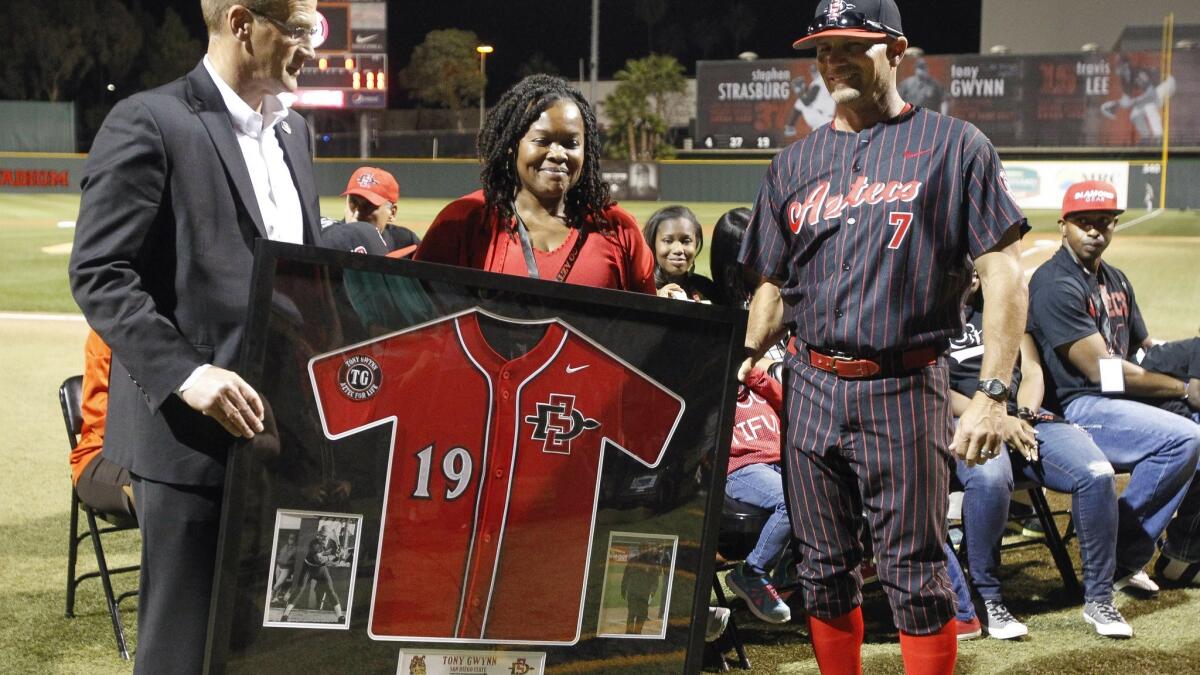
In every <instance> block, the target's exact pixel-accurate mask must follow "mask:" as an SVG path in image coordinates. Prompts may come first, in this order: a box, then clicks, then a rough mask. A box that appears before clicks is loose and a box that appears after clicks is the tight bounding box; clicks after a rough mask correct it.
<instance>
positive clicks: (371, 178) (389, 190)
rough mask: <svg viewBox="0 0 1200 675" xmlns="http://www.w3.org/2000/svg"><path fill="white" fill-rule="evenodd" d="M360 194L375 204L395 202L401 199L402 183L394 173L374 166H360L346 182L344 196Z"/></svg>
mask: <svg viewBox="0 0 1200 675" xmlns="http://www.w3.org/2000/svg"><path fill="white" fill-rule="evenodd" d="M346 195H358V196H359V197H362V198H363V199H365V200H367V201H369V202H371V203H372V204H374V205H375V206H382V205H383V204H386V203H388V202H391V203H392V204H395V203H396V202H397V201H399V199H400V184H399V183H397V182H396V178H395V177H394V176H392V174H390V173H388V172H386V171H384V170H383V169H376V168H375V167H373V166H364V167H359V168H358V169H357V170H356V171H355V172H354V173H353V174H352V175H351V176H350V182H349V183H346V191H345V192H343V193H342V196H343V197H345V196H346Z"/></svg>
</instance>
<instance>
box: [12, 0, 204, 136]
mask: <svg viewBox="0 0 1200 675" xmlns="http://www.w3.org/2000/svg"><path fill="white" fill-rule="evenodd" d="M0 25H2V26H4V33H5V35H4V39H3V40H0V98H2V99H11V100H26V101H73V102H75V104H76V106H77V107H76V116H77V117H76V119H77V124H78V129H77V133H78V138H79V139H80V146H81V148H80V149H82V150H86V149H87V147H88V146H90V144H91V139H92V137H93V136H94V135H95V132H96V130H97V129H98V128H99V126H100V123H101V122H102V121H103V120H104V116H105V115H107V114H108V111H109V110H110V109H111V108H112V106H113V104H115V103H116V102H117V101H118V100H120V99H122V98H124V97H126V96H128V95H130V94H132V93H134V92H136V91H139V90H142V89H146V88H148V87H154V86H157V85H159V84H163V83H165V82H169V81H170V80H173V79H175V78H177V77H179V76H180V75H183V74H184V73H186V72H188V71H189V70H190V69H191V68H192V67H193V66H195V65H196V62H197V61H198V60H199V59H200V57H201V56H202V55H203V53H204V44H203V42H202V41H200V40H198V39H196V38H195V37H193V36H192V35H191V34H190V33H189V32H188V30H187V28H186V27H185V26H184V24H183V21H182V20H181V19H180V17H179V15H178V14H176V13H175V11H174V10H172V9H170V8H166V9H164V10H162V13H161V15H155V14H153V13H151V12H150V11H148V10H146V9H145V8H143V7H142V6H141V4H140V3H138V2H137V1H136V0H133V3H132V4H129V3H126V2H121V1H120V0H5V2H3V3H0Z"/></svg>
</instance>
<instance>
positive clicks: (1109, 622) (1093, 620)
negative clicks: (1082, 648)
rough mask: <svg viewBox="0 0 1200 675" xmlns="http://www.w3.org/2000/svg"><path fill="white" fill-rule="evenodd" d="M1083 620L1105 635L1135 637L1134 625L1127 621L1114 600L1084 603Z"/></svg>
mask: <svg viewBox="0 0 1200 675" xmlns="http://www.w3.org/2000/svg"><path fill="white" fill-rule="evenodd" d="M1083 620H1084V621H1086V622H1088V623H1090V624H1092V626H1094V627H1095V628H1096V632H1097V633H1099V634H1100V635H1103V636H1104V637H1111V638H1129V637H1133V626H1130V625H1129V623H1128V622H1126V621H1125V617H1123V616H1121V612H1119V611H1117V608H1116V606H1115V605H1113V604H1112V601H1108V602H1088V603H1084V605H1083Z"/></svg>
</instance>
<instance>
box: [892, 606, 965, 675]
mask: <svg viewBox="0 0 1200 675" xmlns="http://www.w3.org/2000/svg"><path fill="white" fill-rule="evenodd" d="M900 653H901V654H902V655H903V656H904V672H905V673H907V674H908V675H953V673H954V661H955V660H956V659H957V658H958V631H957V629H956V628H955V626H954V620H953V619H951V620H950V621H947V622H946V625H945V626H942V628H941V630H939V631H938V632H936V633H930V634H929V635H911V634H909V633H905V632H904V631H900Z"/></svg>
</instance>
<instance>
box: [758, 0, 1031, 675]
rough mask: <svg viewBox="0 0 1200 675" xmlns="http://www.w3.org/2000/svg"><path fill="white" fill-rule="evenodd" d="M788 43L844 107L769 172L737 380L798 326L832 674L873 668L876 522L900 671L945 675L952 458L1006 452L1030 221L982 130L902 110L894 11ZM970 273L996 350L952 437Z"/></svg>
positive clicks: (861, 8)
mask: <svg viewBox="0 0 1200 675" xmlns="http://www.w3.org/2000/svg"><path fill="white" fill-rule="evenodd" d="M794 46H795V47H796V48H798V49H812V48H815V49H816V51H817V54H816V56H817V67H818V68H819V69H820V71H821V76H822V77H823V78H824V79H825V83H826V85H827V86H828V87H829V90H830V93H831V94H832V96H833V99H834V101H835V102H836V104H837V107H836V111H835V115H834V119H833V121H832V122H831V123H830V124H828V125H825V126H822V127H821V128H819V129H817V130H816V131H814V132H813V133H812V134H809V135H808V136H806V137H805V138H804V139H803V140H800V141H798V142H796V143H793V144H792V145H790V146H789V147H787V148H786V149H784V150H783V151H782V152H781V153H780V154H779V155H777V156H776V157H775V159H774V161H773V162H772V163H771V167H770V169H769V171H768V172H767V175H766V177H765V178H764V180H763V184H762V187H761V188H760V190H759V196H758V200H757V202H756V205H755V209H754V215H753V217H752V219H751V223H750V227H749V229H748V230H747V232H746V238H745V241H744V242H743V245H742V251H741V255H740V259H741V260H742V261H743V262H744V263H745V264H746V266H747V267H750V268H752V269H755V270H757V271H758V273H759V274H760V275H761V281H760V283H759V285H758V287H757V289H756V291H755V294H754V298H753V300H752V301H751V306H750V323H749V327H748V330H747V336H746V351H747V359H746V361H745V363H744V364H743V367H742V372H743V373H744V372H748V371H749V368H750V365H751V364H752V363H753V362H754V361H755V360H756V359H757V358H758V357H759V356H760V355H761V354H762V352H763V351H764V350H765V349H766V348H767V347H768V346H770V345H771V344H773V343H774V342H775V340H777V339H778V337H779V335H780V333H781V332H782V330H783V329H784V328H785V327H788V328H791V330H792V331H793V333H794V335H795V349H794V353H792V354H790V355H789V357H788V358H787V366H788V369H787V373H786V380H787V387H786V415H787V420H788V423H789V427H788V436H787V444H786V445H785V449H784V456H785V458H786V460H785V461H786V464H787V471H788V476H789V480H788V495H787V496H788V499H789V503H790V505H791V512H792V514H793V516H794V517H793V529H794V532H795V535H796V537H797V538H798V539H799V542H800V546H801V559H802V561H803V562H802V564H801V569H800V577H801V578H800V584H801V585H800V592H801V593H803V598H804V606H805V607H806V608H807V609H808V611H809V629H810V634H811V636H812V642H813V651H814V653H815V655H816V658H817V663H818V665H819V666H820V668H821V670H822V672H824V673H857V672H859V671H860V670H861V655H860V651H861V644H862V638H863V623H862V613H861V610H860V608H859V605H860V604H861V601H862V595H861V592H860V579H859V577H858V576H857V574H856V572H855V570H856V569H857V567H858V565H859V562H860V560H861V558H862V546H861V544H860V543H859V537H858V534H859V530H860V528H861V527H862V526H863V525H864V523H863V520H864V513H865V514H866V515H865V517H866V521H867V522H866V525H867V526H868V527H869V531H870V534H871V538H872V543H873V546H874V549H875V553H876V556H877V562H878V571H879V577H880V580H881V581H882V583H883V586H884V588H885V590H886V592H887V595H888V600H889V602H890V604H891V606H892V614H893V618H894V620H895V623H896V626H898V627H899V629H900V645H901V650H902V652H903V655H904V665H905V669H906V670H907V671H908V672H920V673H950V672H952V671H953V668H954V662H955V658H956V653H957V646H956V644H957V640H956V636H955V633H956V630H955V626H954V622H953V621H952V619H953V618H954V610H955V596H954V592H953V590H952V588H951V586H950V582H949V579H948V578H947V576H946V569H945V567H946V562H945V552H944V549H943V547H942V542H943V541H944V540H945V537H946V525H945V518H946V507H947V497H948V492H949V481H950V472H951V470H952V466H953V462H954V455H953V454H952V451H953V452H956V453H957V454H958V455H959V456H960V457H962V458H963V459H964V460H966V461H968V462H974V463H982V462H985V461H987V459H988V458H989V457H993V456H995V455H996V453H997V452H998V451H999V447H1000V431H1001V429H1002V426H1001V425H1002V422H1003V419H1004V417H1005V415H1006V411H1005V401H1006V400H1007V397H1008V393H1009V392H1008V387H1007V384H1006V383H1007V380H1008V377H1009V375H1010V374H1011V373H1012V368H1013V364H1014V362H1015V360H1016V354H1017V347H1018V344H1019V342H1020V337H1021V333H1022V329H1023V327H1024V324H1025V310H1026V302H1027V292H1026V288H1025V285H1024V280H1023V276H1022V272H1021V266H1020V260H1019V254H1018V240H1019V238H1020V233H1021V226H1022V225H1024V223H1025V219H1024V217H1023V215H1022V213H1021V210H1020V209H1019V208H1018V207H1017V204H1016V202H1015V201H1014V200H1013V198H1012V196H1011V195H1010V194H1009V193H1008V191H1007V189H1006V188H1005V184H1004V176H1003V171H1002V169H1001V166H1000V160H999V158H998V157H997V155H996V152H995V149H994V148H993V147H992V144H991V142H990V141H988V139H987V138H986V137H985V136H984V135H983V134H982V133H981V132H980V131H979V130H978V129H976V128H975V127H974V126H972V125H970V124H968V123H966V122H963V121H961V120H957V119H954V118H951V117H946V116H943V115H941V114H940V113H938V112H936V111H933V110H928V109H924V108H920V107H915V106H912V105H910V104H908V103H905V101H904V100H903V99H902V98H901V97H900V94H899V92H898V91H897V88H896V69H897V67H898V66H899V65H900V62H901V60H902V59H903V58H904V51H905V49H906V48H907V47H908V41H907V40H906V39H905V37H904V33H903V30H902V28H901V25H900V12H899V10H898V9H897V8H896V5H895V3H894V2H893V0H858V1H857V2H855V3H853V4H851V3H848V2H845V1H844V0H821V2H820V4H819V5H818V6H817V10H816V14H815V18H814V19H813V21H812V23H811V24H809V26H808V30H807V32H806V34H805V36H804V37H802V38H801V39H800V40H798V41H797V42H796V43H795V45H794ZM968 259H974V262H975V266H976V268H977V269H978V271H979V277H980V280H981V282H982V286H983V293H984V297H985V298H986V299H987V302H986V303H985V310H984V312H985V313H984V324H985V326H986V327H987V330H986V331H985V332H984V335H985V338H984V339H985V340H986V343H987V350H986V352H985V356H984V359H983V363H982V364H981V370H980V386H979V391H978V392H976V394H975V395H974V397H973V398H972V399H971V402H970V405H969V407H968V408H967V410H966V411H965V412H964V414H963V415H962V416H961V418H960V421H959V424H958V426H957V428H955V429H954V430H953V431H952V426H951V414H950V405H949V402H948V392H949V383H948V375H947V368H946V365H945V357H944V353H945V351H946V348H947V345H948V341H949V340H950V339H951V338H953V337H955V336H956V335H958V334H959V333H961V331H962V319H961V316H960V307H961V305H962V298H963V296H964V291H965V290H966V289H967V288H968V286H969V283H970V279H971V275H970V271H969V266H968ZM952 434H953V440H951V438H952ZM1026 440H1027V442H1028V443H1033V442H1034V439H1033V437H1032V435H1030V437H1029V438H1028V439H1026Z"/></svg>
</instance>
